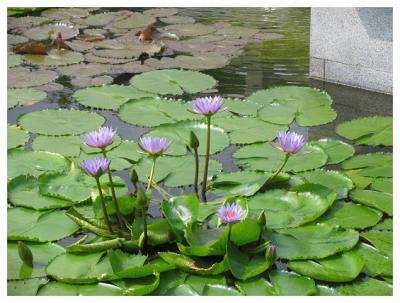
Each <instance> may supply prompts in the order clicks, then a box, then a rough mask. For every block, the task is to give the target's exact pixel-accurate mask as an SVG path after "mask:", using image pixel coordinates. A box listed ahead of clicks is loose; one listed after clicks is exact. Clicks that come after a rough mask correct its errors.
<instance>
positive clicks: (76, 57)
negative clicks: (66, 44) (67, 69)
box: [24, 49, 85, 67]
mask: <svg viewBox="0 0 400 303" xmlns="http://www.w3.org/2000/svg"><path fill="white" fill-rule="evenodd" d="M84 59H85V57H84V56H83V54H82V53H79V52H73V51H68V50H56V49H54V50H50V51H48V52H47V54H46V55H31V54H27V55H24V60H25V61H27V63H28V64H32V65H39V66H43V67H46V66H62V65H71V64H75V63H79V62H81V61H83V60H84Z"/></svg>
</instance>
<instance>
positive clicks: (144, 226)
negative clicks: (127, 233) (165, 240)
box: [143, 209, 147, 252]
mask: <svg viewBox="0 0 400 303" xmlns="http://www.w3.org/2000/svg"><path fill="white" fill-rule="evenodd" d="M143 234H144V236H143V252H146V250H147V209H143Z"/></svg>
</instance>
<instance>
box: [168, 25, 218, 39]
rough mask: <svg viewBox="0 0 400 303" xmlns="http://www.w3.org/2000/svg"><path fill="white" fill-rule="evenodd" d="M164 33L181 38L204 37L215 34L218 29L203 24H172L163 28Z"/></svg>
mask: <svg viewBox="0 0 400 303" xmlns="http://www.w3.org/2000/svg"><path fill="white" fill-rule="evenodd" d="M163 31H164V32H168V33H173V34H176V35H177V36H178V37H179V38H182V37H194V36H203V35H207V34H211V33H214V32H215V31H216V29H215V28H214V27H213V26H211V25H204V24H201V23H195V24H185V25H181V24H172V25H168V26H166V27H164V28H163Z"/></svg>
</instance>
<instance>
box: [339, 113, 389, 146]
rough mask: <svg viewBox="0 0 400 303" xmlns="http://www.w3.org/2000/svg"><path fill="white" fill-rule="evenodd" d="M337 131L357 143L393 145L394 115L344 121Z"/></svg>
mask: <svg viewBox="0 0 400 303" xmlns="http://www.w3.org/2000/svg"><path fill="white" fill-rule="evenodd" d="M336 132H337V133H338V134H339V135H341V136H343V137H345V138H347V139H349V140H354V143H355V144H366V145H374V146H376V145H386V146H392V145H393V117H385V116H373V117H363V118H358V119H354V120H351V121H347V122H343V123H341V124H339V125H338V126H337V127H336Z"/></svg>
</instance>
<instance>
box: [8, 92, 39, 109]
mask: <svg viewBox="0 0 400 303" xmlns="http://www.w3.org/2000/svg"><path fill="white" fill-rule="evenodd" d="M46 96H47V94H46V93H45V92H42V91H39V90H36V89H33V88H9V89H7V107H8V108H11V107H14V106H17V105H21V106H22V105H32V104H35V103H37V102H40V101H42V100H44V99H45V98H46Z"/></svg>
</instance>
